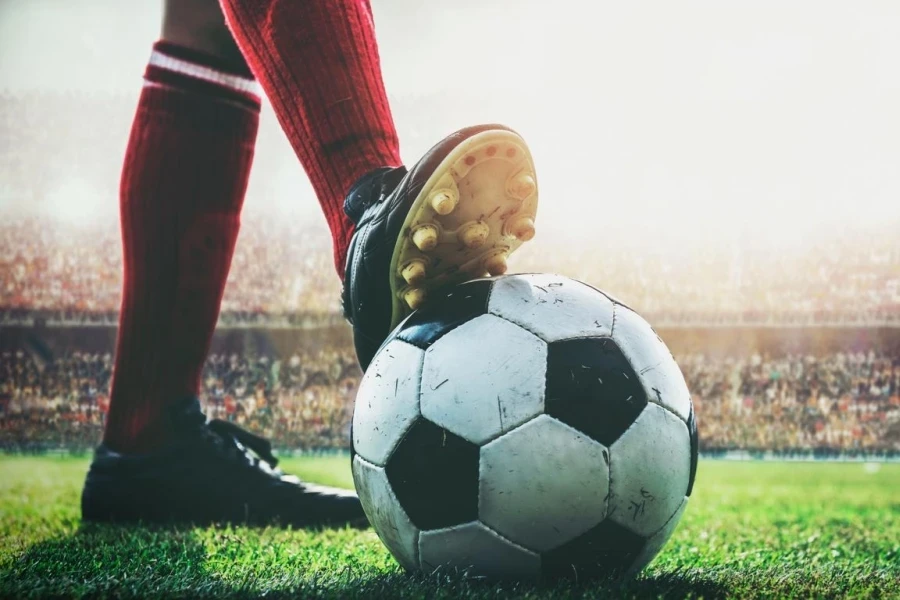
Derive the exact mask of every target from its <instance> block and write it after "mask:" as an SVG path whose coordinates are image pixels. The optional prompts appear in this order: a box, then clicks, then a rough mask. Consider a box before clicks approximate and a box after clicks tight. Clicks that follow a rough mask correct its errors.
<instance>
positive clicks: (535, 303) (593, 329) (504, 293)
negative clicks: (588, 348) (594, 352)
mask: <svg viewBox="0 0 900 600" xmlns="http://www.w3.org/2000/svg"><path fill="white" fill-rule="evenodd" d="M488 312H489V313H491V314H494V315H497V316H500V317H503V318H504V319H506V320H508V321H512V322H513V323H516V324H517V325H521V326H522V327H524V328H525V329H527V330H528V331H531V332H533V333H534V334H536V335H537V336H539V337H540V338H541V339H542V340H544V341H546V342H554V341H557V340H564V339H569V338H575V337H585V336H601V335H610V333H611V331H612V322H613V302H612V301H611V300H610V299H609V298H607V297H606V296H605V295H604V294H603V293H601V292H599V291H597V290H595V289H594V288H592V287H590V286H588V285H586V284H584V283H581V282H580V281H575V280H574V279H569V278H568V277H563V276H562V275H548V274H533V275H509V276H506V277H501V278H499V279H497V280H496V281H495V282H494V285H493V287H492V288H491V297H490V300H489V302H488Z"/></svg>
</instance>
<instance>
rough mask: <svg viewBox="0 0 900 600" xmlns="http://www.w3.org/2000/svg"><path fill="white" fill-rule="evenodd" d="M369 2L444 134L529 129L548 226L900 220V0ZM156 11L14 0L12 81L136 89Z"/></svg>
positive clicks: (2, 47)
mask: <svg viewBox="0 0 900 600" xmlns="http://www.w3.org/2000/svg"><path fill="white" fill-rule="evenodd" d="M373 4H374V8H375V13H376V15H375V20H376V26H377V31H378V37H379V42H380V46H381V54H382V63H383V66H384V74H385V81H386V84H387V88H388V91H389V94H391V95H393V96H410V95H416V94H417V93H423V92H428V93H433V92H441V93H444V94H447V95H452V96H457V97H459V102H460V109H459V112H458V113H457V114H454V115H453V120H451V119H446V120H447V122H446V123H443V121H442V119H445V116H442V115H435V119H436V120H437V121H438V122H440V123H441V124H442V125H446V126H445V127H444V129H445V130H446V131H447V132H450V131H452V130H453V129H456V128H458V127H461V126H464V125H467V124H470V123H469V121H471V122H478V121H486V120H500V121H502V122H506V123H508V124H510V125H511V126H513V127H514V128H516V129H518V130H519V131H520V132H521V133H523V134H524V135H525V137H526V138H527V139H528V140H529V142H530V145H531V146H532V149H533V151H534V154H535V158H536V162H537V166H538V177H539V181H540V185H541V191H542V196H541V201H542V205H541V214H542V218H543V219H544V220H545V225H546V226H547V227H549V228H551V229H553V230H556V231H565V230H567V228H568V227H574V228H575V229H579V228H581V227H583V226H584V224H585V223H588V222H590V221H591V220H593V221H594V222H600V223H602V224H603V227H610V226H613V225H614V224H615V223H623V224H625V223H630V222H631V223H633V222H637V221H640V222H642V223H649V224H650V225H651V226H652V227H653V228H659V227H666V226H671V225H672V224H675V225H678V226H679V227H680V228H681V229H684V230H696V231H697V232H699V234H700V235H705V234H709V235H712V232H714V231H718V232H721V231H729V230H732V229H735V228H736V229H737V230H740V231H742V232H743V234H745V235H761V236H765V235H768V234H771V235H776V234H778V232H783V231H786V230H787V229H790V228H797V227H801V228H803V229H804V230H807V231H809V232H814V231H815V229H816V228H818V227H820V226H826V225H827V226H834V225H842V224H848V223H861V222H865V221H879V222H884V221H886V220H891V219H893V220H897V222H898V226H900V114H898V113H900V33H898V32H900V2H897V1H896V0H883V1H859V2H849V1H846V0H842V1H822V0H799V1H792V2H785V1H783V0H779V1H775V0H763V1H755V2H741V3H738V2H722V1H721V0H706V1H696V0H688V1H678V2H671V1H664V0H659V1H654V2H649V1H637V2H635V1H628V2H614V3H613V2H593V1H589V0H556V1H550V2H548V1H546V0H541V1H531V0H526V1H514V0H508V1H499V0H493V1H490V0H486V1H483V2H479V1H477V0H456V1H455V2H452V3H446V2H441V3H438V2H429V1H420V0H374V1H373ZM159 20H160V2H157V1H146V0H127V1H121V0H78V1H77V2H72V1H65V0H0V87H3V88H6V89H11V90H26V89H28V90H31V89H72V88H76V89H89V88H96V89H102V90H112V91H117V92H124V93H129V94H134V95H135V96H136V94H137V92H138V91H139V86H140V79H139V78H140V75H141V73H142V69H143V66H144V64H145V63H146V60H147V57H148V54H149V46H150V44H151V43H152V42H153V41H154V40H155V39H156V36H157V34H158V24H159ZM460 115H462V116H464V117H465V120H466V121H467V122H457V121H456V120H455V119H458V118H459V116H460ZM264 118H269V119H272V115H271V114H269V115H268V116H267V117H264ZM397 122H398V124H399V126H400V134H401V141H402V139H403V133H404V119H403V116H402V115H397ZM431 141H436V140H429V145H430V143H431ZM0 143H2V142H0ZM424 150H426V148H425V147H409V146H404V148H403V153H404V157H405V159H406V160H407V161H414V160H415V159H416V158H417V157H418V155H419V154H420V153H421V152H422V151H424ZM298 177H299V176H298ZM573 221H574V222H575V224H574V225H570V224H571V223H572V222H573ZM610 221H613V222H614V223H610Z"/></svg>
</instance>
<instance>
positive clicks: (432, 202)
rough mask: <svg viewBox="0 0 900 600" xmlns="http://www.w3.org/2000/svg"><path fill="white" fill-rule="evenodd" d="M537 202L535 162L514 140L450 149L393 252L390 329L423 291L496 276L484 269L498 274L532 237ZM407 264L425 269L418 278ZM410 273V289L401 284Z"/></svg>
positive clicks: (489, 139) (504, 136)
mask: <svg viewBox="0 0 900 600" xmlns="http://www.w3.org/2000/svg"><path fill="white" fill-rule="evenodd" d="M448 198H449V199H450V200H448ZM537 201H538V187H537V177H536V175H535V170H534V161H533V159H532V157H531V152H530V151H529V150H528V146H527V145H526V144H525V141H524V140H523V139H522V138H521V137H519V136H518V135H516V134H515V133H512V132H511V131H505V130H490V131H483V132H481V133H479V134H476V135H474V136H472V137H470V138H468V139H467V140H465V141H463V142H462V143H460V144H459V146H457V147H456V148H454V149H453V151H452V152H450V154H449V155H448V156H447V157H446V158H445V159H444V160H443V162H441V164H440V165H438V167H437V168H436V169H435V170H434V173H432V175H431V177H429V179H428V181H427V182H426V183H425V186H424V187H423V188H422V191H421V192H420V193H419V195H418V196H417V197H416V199H415V201H414V202H413V204H412V206H411V207H410V211H409V214H408V215H407V217H406V221H405V222H404V224H403V229H402V230H401V234H400V237H399V238H398V239H397V245H396V246H395V247H394V255H393V259H392V261H391V293H392V294H393V301H394V303H393V314H392V322H391V328H392V329H393V328H394V327H396V326H397V325H398V324H399V323H400V321H401V320H403V318H405V317H406V316H407V315H408V314H409V313H410V312H411V310H412V309H411V308H410V305H409V304H410V303H409V302H408V300H412V299H415V300H416V301H415V302H413V304H416V305H417V306H419V305H421V303H422V302H424V301H425V299H426V298H427V294H428V291H429V290H432V289H436V288H440V287H443V286H446V285H452V284H456V283H462V282H464V281H469V280H471V279H477V278H479V277H483V276H485V275H488V274H497V275H499V274H500V273H489V267H490V268H491V269H494V270H497V269H499V268H501V267H502V269H503V270H505V268H506V267H505V263H506V261H505V258H506V256H508V255H509V254H510V253H512V252H514V251H515V250H516V249H517V248H518V247H519V246H520V245H522V243H523V241H528V240H530V239H531V238H532V237H533V235H534V228H533V222H534V218H535V214H536V212H537ZM451 205H452V208H451ZM436 208H439V209H440V212H438V210H436ZM526 219H527V220H526ZM522 223H527V224H529V225H530V229H528V228H527V227H526V228H524V230H523V227H522V226H521V224H522ZM429 226H432V227H434V228H435V229H436V230H437V238H436V242H437V243H436V244H434V242H435V239H434V235H433V234H432V232H431V231H428V233H427V235H426V234H424V233H423V229H426V230H428V229H430V227H429ZM485 226H486V227H487V233H486V235H485V233H484V229H485ZM417 232H418V233H417ZM513 232H518V233H520V235H521V234H522V233H525V235H522V238H521V239H520V238H517V237H516V236H515V235H514V233H513ZM482 238H483V240H482ZM414 240H415V241H414ZM464 240H465V242H467V243H464ZM423 242H424V243H423ZM420 247H422V248H424V249H420ZM498 256H499V258H498ZM414 263H419V264H421V265H424V267H425V273H424V275H422V274H421V273H418V267H414V268H412V269H411V268H410V265H412V264H414ZM412 271H416V277H415V280H414V283H415V285H411V284H410V283H408V282H407V279H406V277H404V274H405V275H406V276H409V275H410V273H411V272H412ZM414 291H415V293H414V294H413V293H411V292H414Z"/></svg>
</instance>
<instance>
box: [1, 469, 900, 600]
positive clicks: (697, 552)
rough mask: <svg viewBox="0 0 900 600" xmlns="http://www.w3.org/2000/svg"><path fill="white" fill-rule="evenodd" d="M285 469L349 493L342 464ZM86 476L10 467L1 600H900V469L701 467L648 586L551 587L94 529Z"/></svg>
mask: <svg viewBox="0 0 900 600" xmlns="http://www.w3.org/2000/svg"><path fill="white" fill-rule="evenodd" d="M285 463H286V465H285V467H286V469H287V470H291V471H293V472H296V473H298V474H300V475H301V476H305V477H307V478H309V479H311V480H317V481H321V482H324V483H331V484H339V485H346V486H349V485H351V479H350V474H349V469H348V461H347V459H346V458H341V457H331V458H301V459H291V460H287V461H285ZM86 468H87V459H77V458H24V457H0V597H8V596H11V597H44V596H59V595H63V596H86V595H89V596H92V597H95V596H115V597H125V596H130V597H148V596H167V597H171V596H180V597H185V598H196V597H210V596H214V597H242V598H243V597H261V596H265V597H292V598H306V597H321V598H327V597H352V598H366V599H368V598H376V597H383V598H458V597H464V598H473V599H474V598H485V599H486V598H497V597H509V596H515V597H522V598H535V599H537V598H581V597H590V598H610V597H613V598H618V597H632V596H633V597H660V596H664V597H706V598H714V597H771V598H783V597H799V598H821V597H848V596H849V597H870V598H900V465H881V466H880V468H879V469H878V470H877V471H874V469H871V468H866V467H865V466H864V465H861V464H808V463H798V464H784V463H780V464H770V463H725V462H712V461H704V462H702V463H701V465H700V472H699V474H698V482H697V486H696V488H695V489H694V497H693V498H692V499H691V503H690V505H689V506H688V509H687V511H686V513H685V516H684V518H683V519H682V522H681V525H680V526H679V528H678V530H677V531H676V532H675V535H674V536H673V537H672V539H671V540H670V541H669V543H668V545H667V546H666V547H665V548H664V549H663V551H662V553H661V554H660V556H659V557H658V558H657V559H656V560H655V561H654V562H653V563H652V564H651V565H650V566H649V567H648V568H647V569H646V570H645V571H644V572H643V573H642V574H641V575H640V576H639V577H638V578H637V579H635V580H632V581H628V582H624V583H598V582H581V583H579V584H571V583H565V584H558V585H556V586H554V587H532V586H525V585H511V584H506V585H502V586H500V585H491V584H486V583H483V582H478V581H465V580H462V579H460V578H459V577H458V576H455V575H452V574H438V575H431V576H415V577H411V576H409V575H406V574H404V573H403V572H401V571H400V569H399V568H398V567H397V565H396V563H395V562H394V560H393V559H392V558H391V557H390V555H389V554H388V552H387V551H386V550H385V549H384V547H383V546H382V545H381V543H380V542H379V541H378V538H377V537H376V536H375V534H374V533H373V532H371V531H364V532H359V531H352V530H337V531H328V532H319V533H311V532H305V531H284V530H277V529H263V530H259V529H255V530H254V529H247V528H228V529H215V528H186V527H185V528H168V529H149V528H117V527H108V526H103V527H100V526H85V527H83V526H81V524H80V522H79V511H78V496H79V492H80V486H81V482H82V477H83V476H84V471H85V469H86ZM873 471H874V472H873Z"/></svg>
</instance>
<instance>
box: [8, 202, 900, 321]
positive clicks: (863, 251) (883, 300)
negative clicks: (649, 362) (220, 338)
mask: <svg viewBox="0 0 900 600" xmlns="http://www.w3.org/2000/svg"><path fill="white" fill-rule="evenodd" d="M61 229H62V230H61ZM118 236H119V233H118V229H117V227H116V226H115V224H110V226H108V227H100V226H97V227H91V228H87V229H84V228H79V229H72V228H68V229H65V226H64V225H61V224H58V223H56V224H54V223H49V222H47V220H44V219H40V218H37V217H28V218H25V217H22V218H11V219H8V220H6V221H4V222H3V224H2V225H0V323H22V322H28V321H29V320H34V319H35V318H36V317H38V316H40V317H42V318H43V319H44V320H46V321H49V322H51V323H67V324H79V323H91V322H98V323H108V324H115V323H116V311H117V310H118V304H119V294H120V291H121V274H122V265H121V250H120V241H119V237H118ZM547 243H548V244H551V245H552V244H553V240H549V241H548V242H547ZM577 247H579V246H578V245H574V244H573V245H568V246H566V251H565V252H562V251H561V252H559V253H548V252H543V253H540V254H534V253H529V254H525V255H524V256H523V257H521V258H520V257H514V259H513V260H514V261H515V262H513V263H512V266H513V268H514V269H516V270H518V271H525V272H557V273H564V274H567V275H569V276H571V277H574V278H576V279H580V280H582V281H585V282H587V283H591V284H593V285H595V286H596V287H598V288H600V289H603V290H605V291H609V292H610V293H612V294H613V295H615V296H616V297H618V298H620V299H621V300H623V301H624V302H626V303H627V304H629V305H630V306H632V307H633V308H635V309H636V310H638V311H639V312H640V313H641V314H643V315H645V316H646V317H647V318H648V319H649V320H650V321H651V322H653V323H654V324H657V325H658V326H672V325H682V326H690V325H710V324H727V325H740V324H746V325H833V324H855V325H860V324H862V325H865V324H873V325H879V324H900V244H898V243H897V238H896V232H890V233H888V232H885V235H884V236H883V238H879V237H876V236H874V235H872V234H871V232H870V233H869V234H868V236H867V238H866V239H865V240H860V239H851V238H846V239H841V238H839V237H832V238H829V239H828V240H823V241H822V242H821V245H820V246H819V245H811V246H810V247H808V248H806V250H805V251H804V252H803V253H802V254H794V255H790V256H788V257H786V256H784V255H781V254H776V253H771V254H766V253H762V252H760V253H753V254H750V255H747V256H729V255H728V254H727V253H711V252H708V250H706V249H702V248H697V249H696V250H695V251H694V252H692V253H690V254H689V255H687V256H684V250H682V251H681V254H677V255H676V254H673V253H672V252H671V251H667V250H670V249H662V251H661V252H659V253H656V254H654V253H652V252H651V251H647V250H645V251H643V252H640V253H638V252H632V251H630V250H629V249H627V248H615V249H613V250H611V251H609V252H605V253H604V256H603V259H602V260H597V259H596V258H595V257H593V254H594V253H596V251H591V250H590V249H587V250H584V251H583V253H579V252H578V251H574V250H573V248H577ZM339 289H340V284H339V281H338V279H337V277H336V276H335V273H334V270H333V268H332V266H331V249H330V241H329V239H328V238H327V237H326V234H325V233H324V231H323V228H311V227H310V226H309V225H303V224H300V223H298V222H296V221H290V220H283V219H282V220H279V219H277V218H271V219H268V218H265V217H259V216H255V217H251V218H249V219H246V220H245V223H244V226H243V228H242V231H241V234H240V238H239V240H238V245H237V249H236V251H235V256H234V259H233V264H232V270H231V273H230V276H229V280H228V286H227V287H226V290H225V298H224V301H223V306H222V316H221V323H220V324H221V325H225V326H227V325H242V326H279V325H291V324H296V322H297V321H298V320H299V319H301V318H307V319H308V318H314V319H326V318H329V317H334V316H336V315H337V313H338V309H339V301H338V297H339Z"/></svg>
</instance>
